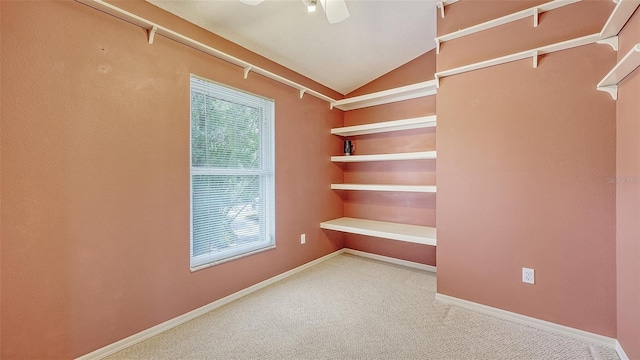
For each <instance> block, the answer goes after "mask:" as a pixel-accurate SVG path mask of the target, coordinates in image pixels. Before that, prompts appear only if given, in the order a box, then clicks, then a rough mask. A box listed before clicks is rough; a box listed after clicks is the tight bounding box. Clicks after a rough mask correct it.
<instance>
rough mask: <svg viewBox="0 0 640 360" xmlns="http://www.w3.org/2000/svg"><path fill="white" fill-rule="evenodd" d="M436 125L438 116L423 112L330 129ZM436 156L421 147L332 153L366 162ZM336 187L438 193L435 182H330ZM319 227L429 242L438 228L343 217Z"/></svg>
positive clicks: (350, 131)
mask: <svg viewBox="0 0 640 360" xmlns="http://www.w3.org/2000/svg"><path fill="white" fill-rule="evenodd" d="M435 126H436V116H435V115H432V116H421V117H416V118H410V119H401V120H393V121H384V122H378V123H372V124H365V125H356V126H346V127H341V128H335V129H331V133H332V134H334V135H338V136H344V137H346V136H357V135H367V134H376V133H383V132H393V131H401V130H410V129H420V128H427V127H435ZM423 159H436V152H435V151H418V152H406V153H393V154H370V155H341V156H332V157H331V161H333V162H344V163H350V162H367V161H392V160H423ZM331 189H333V190H349V191H389V192H412V193H435V192H436V186H434V185H392V184H388V185H382V184H331ZM320 227H321V228H323V229H327V230H335V231H342V232H347V233H353V234H360V235H368V236H375V237H380V238H385V239H392V240H399V241H407V242H414V243H420V244H427V245H435V244H436V232H435V228H432V227H427V226H416V225H407V224H398V223H390V222H384V221H374V220H365V219H356V218H349V217H343V218H339V219H335V220H330V221H325V222H323V223H321V224H320Z"/></svg>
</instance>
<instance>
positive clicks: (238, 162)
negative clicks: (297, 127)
mask: <svg viewBox="0 0 640 360" xmlns="http://www.w3.org/2000/svg"><path fill="white" fill-rule="evenodd" d="M273 112H274V105H273V101H272V100H268V99H265V98H262V97H259V96H255V95H252V94H249V93H246V92H242V91H239V90H236V89H233V88H229V87H226V86H222V85H220V84H216V83H213V82H210V81H207V80H204V79H201V78H198V77H195V76H192V77H191V267H192V268H197V267H200V266H203V265H206V266H208V265H210V264H212V263H216V262H220V261H226V260H229V259H231V258H235V257H238V256H243V255H246V254H249V253H253V252H255V251H260V250H262V249H265V248H270V247H272V246H274V244H275V237H274V233H275V231H274V227H275V217H274V212H275V204H274V192H275V186H274V153H273V148H274V142H273V136H274V135H273V132H274V130H273V129H274V116H273Z"/></svg>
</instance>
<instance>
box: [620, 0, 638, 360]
mask: <svg viewBox="0 0 640 360" xmlns="http://www.w3.org/2000/svg"><path fill="white" fill-rule="evenodd" d="M619 41H620V49H619V50H618V60H620V59H622V57H623V56H625V55H626V54H627V53H628V51H629V49H631V47H633V46H634V45H635V44H638V43H640V10H636V12H635V14H634V15H633V17H632V18H631V19H630V20H629V22H627V24H626V25H625V27H624V29H623V30H622V32H621V33H620V38H619ZM639 99H640V69H636V70H635V71H634V72H633V73H631V74H630V75H629V76H628V77H627V78H625V79H624V80H623V81H622V82H621V83H620V84H619V87H618V101H617V111H618V113H617V126H618V128H617V135H618V136H617V164H616V165H617V169H616V170H617V172H616V183H617V198H616V205H617V206H616V217H617V228H616V230H617V243H616V245H617V247H616V251H617V276H618V308H617V310H618V342H620V344H621V345H622V348H623V349H624V351H625V353H626V354H627V356H628V357H629V359H640V100H639Z"/></svg>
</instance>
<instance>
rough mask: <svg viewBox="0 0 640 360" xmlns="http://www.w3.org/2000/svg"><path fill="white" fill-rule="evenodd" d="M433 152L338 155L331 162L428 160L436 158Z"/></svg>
mask: <svg viewBox="0 0 640 360" xmlns="http://www.w3.org/2000/svg"><path fill="white" fill-rule="evenodd" d="M436 156H437V155H436V152H435V151H419V152H407V153H395V154H374V155H340V156H332V157H331V161H333V162H344V163H349V162H367V161H395V160H429V159H435V158H436Z"/></svg>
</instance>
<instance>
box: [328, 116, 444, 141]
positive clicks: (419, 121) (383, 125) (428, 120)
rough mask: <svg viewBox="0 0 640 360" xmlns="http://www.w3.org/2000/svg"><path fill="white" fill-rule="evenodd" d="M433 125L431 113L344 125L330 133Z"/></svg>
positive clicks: (368, 131) (359, 132) (391, 129)
mask: <svg viewBox="0 0 640 360" xmlns="http://www.w3.org/2000/svg"><path fill="white" fill-rule="evenodd" d="M434 126H436V116H435V115H432V116H422V117H417V118H411V119H402V120H393V121H384V122H378V123H373V124H365V125H355V126H346V127H341V128H335V129H331V133H332V134H334V135H338V136H355V135H366V134H377V133H383V132H390V131H399V130H410V129H420V128H426V127H434Z"/></svg>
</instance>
